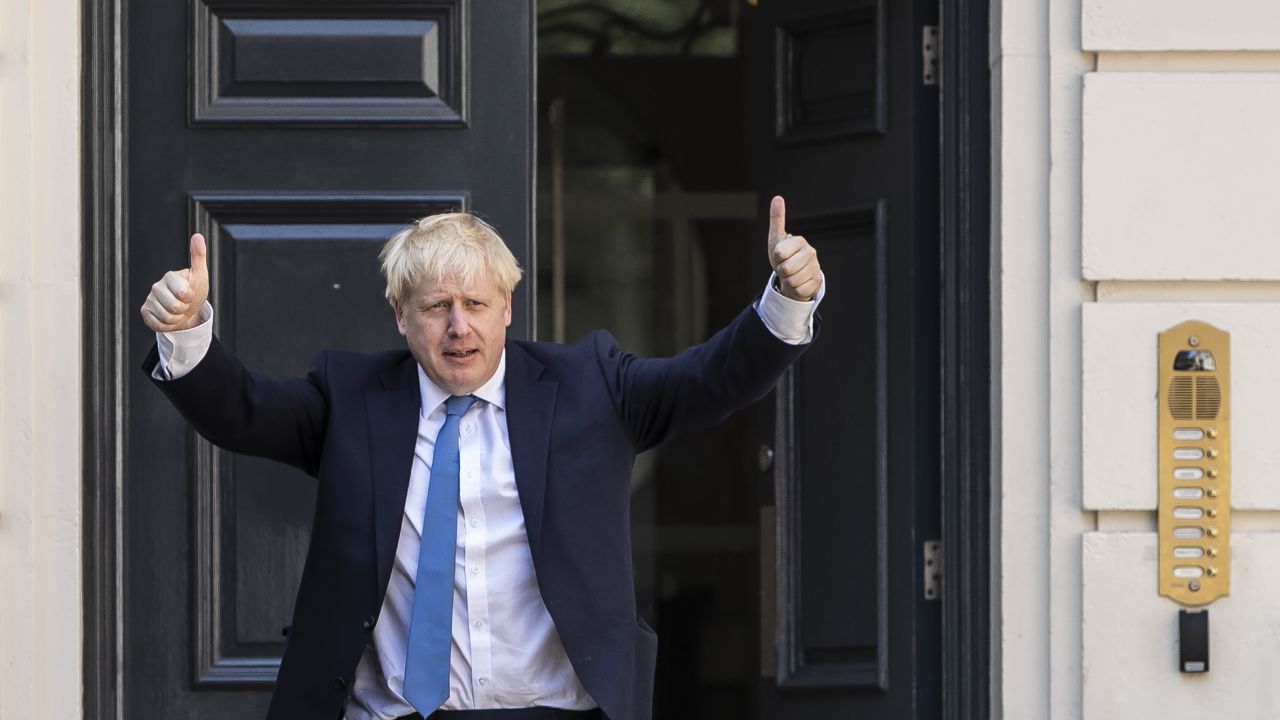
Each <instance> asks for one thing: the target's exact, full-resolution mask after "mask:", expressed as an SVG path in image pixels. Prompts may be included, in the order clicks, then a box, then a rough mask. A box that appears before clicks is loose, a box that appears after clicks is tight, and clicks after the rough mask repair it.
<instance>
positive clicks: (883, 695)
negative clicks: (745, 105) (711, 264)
mask: <svg viewBox="0 0 1280 720" xmlns="http://www.w3.org/2000/svg"><path fill="white" fill-rule="evenodd" d="M929 12H930V11H929V10H928V9H927V8H925V7H924V6H923V5H919V4H916V3H912V2H905V3H890V2H886V1H884V0H856V1H853V2H850V1H849V0H787V2H776V1H772V0H761V1H760V2H759V3H758V5H757V7H756V8H755V17H754V29H753V33H754V35H753V37H754V40H755V42H754V47H755V49H756V52H755V53H754V55H753V57H752V62H753V63H754V71H753V72H752V74H751V76H752V78H753V83H754V85H753V87H752V92H753V97H754V98H755V100H756V103H755V105H754V109H753V112H752V115H753V117H754V118H755V119H756V121H757V125H756V131H755V138H756V145H755V148H756V155H755V157H756V160H757V162H758V165H757V168H756V173H755V177H756V178H757V185H758V189H759V191H760V198H759V203H760V206H761V207H765V206H766V205H767V203H768V199H769V197H770V196H771V195H773V194H781V195H784V196H785V197H786V198H787V200H788V208H787V219H788V228H787V229H788V231H789V232H792V233H794V234H798V235H804V236H805V237H807V238H808V240H809V241H810V242H811V243H812V244H813V245H814V247H816V248H817V250H818V253H819V257H820V258H821V261H822V265H823V268H824V271H825V272H826V274H827V275H828V277H830V278H831V280H832V282H831V285H830V288H829V291H828V294H827V296H826V299H825V300H824V302H823V306H822V309H821V313H822V316H823V324H822V333H821V337H820V338H819V341H818V342H817V343H815V345H814V347H813V349H812V350H810V351H809V352H808V353H806V354H805V355H804V356H803V357H802V358H801V360H800V362H799V363H797V365H796V367H794V368H793V369H792V371H791V372H790V373H789V374H788V375H787V376H786V378H785V379H784V380H783V382H782V383H781V385H780V387H779V391H778V396H777V402H776V405H775V413H774V422H775V439H774V445H773V447H772V450H773V463H772V468H773V488H774V493H773V497H772V498H771V500H772V502H771V503H770V502H768V501H766V502H765V504H764V508H763V511H762V529H763V530H764V538H765V539H764V540H763V541H762V544H763V543H768V544H769V545H771V547H765V548H763V549H762V553H761V561H762V571H761V576H762V585H763V593H762V596H763V597H764V598H765V601H764V602H763V603H762V605H763V607H762V610H761V611H762V614H763V616H762V621H763V625H762V627H763V631H762V637H761V643H762V658H761V660H762V662H761V671H762V673H761V674H762V676H763V678H762V682H761V686H760V716H761V717H762V718H787V719H788V720H806V719H808V718H815V719H816V718H834V717H844V718H855V717H856V718H860V719H864V720H882V719H883V720H889V719H893V720H902V719H906V718H938V717H941V703H940V697H939V695H940V686H941V659H940V650H941V643H940V641H941V637H940V625H941V623H940V603H939V602H938V597H939V592H938V590H937V588H935V587H934V586H933V582H932V580H933V574H934V573H933V572H932V569H933V568H931V567H930V566H929V564H928V563H929V562H930V560H929V559H927V554H928V553H929V552H931V551H932V550H933V548H935V547H936V543H930V542H929V541H931V540H934V539H935V538H937V537H938V532H939V488H940V484H939V482H938V451H937V438H938V429H937V424H936V420H935V417H936V412H937V411H936V408H937V404H938V399H937V398H938V395H937V392H938V387H937V381H936V376H937V374H938V371H937V368H938V367H939V365H938V356H937V352H938V351H937V337H938V325H937V323H938V320H937V312H938V310H937V308H938V297H939V294H938V272H937V260H936V256H937V247H938V245H937V236H938V222H937V217H938V216H937V212H938V211H937V202H938V195H937V187H938V174H937V172H938V171H937V162H938V151H939V148H938V139H937V138H938V130H937V128H938V111H937V107H938V106H937V99H936V96H935V93H936V87H934V86H932V85H931V78H928V77H926V75H927V73H928V72H931V69H930V68H928V67H926V61H925V60H924V54H925V50H926V48H925V47H924V45H925V44H926V43H929V42H936V41H935V40H931V37H930V32H931V31H929V30H927V29H926V26H929V25H931V24H933V23H934V22H936V21H935V20H933V18H932V17H931V16H930V15H929ZM933 12H936V10H935V11H933ZM926 579H928V582H927V581H926Z"/></svg>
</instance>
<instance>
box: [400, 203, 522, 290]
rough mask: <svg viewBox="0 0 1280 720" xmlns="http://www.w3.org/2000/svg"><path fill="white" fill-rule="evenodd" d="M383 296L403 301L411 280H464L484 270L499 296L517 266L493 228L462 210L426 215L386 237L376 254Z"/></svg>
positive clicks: (511, 285) (516, 278)
mask: <svg viewBox="0 0 1280 720" xmlns="http://www.w3.org/2000/svg"><path fill="white" fill-rule="evenodd" d="M378 259H379V260H381V261H382V274H383V275H385V276H386V278H387V301H388V302H390V303H391V304H393V305H397V304H398V305H403V304H404V302H405V301H406V300H407V299H408V297H409V293H411V292H412V291H413V288H414V286H415V285H417V284H418V283H421V282H441V281H444V280H452V281H457V282H462V283H464V284H470V283H472V282H474V281H476V280H479V279H482V278H483V277H484V275H485V274H486V273H487V274H488V275H489V277H490V278H491V279H492V280H493V282H494V283H495V284H497V286H498V289H499V290H501V291H502V294H503V295H506V294H508V293H510V292H511V291H512V290H515V288H516V284H517V283H519V282H520V277H521V276H522V275H523V271H522V270H521V269H520V263H519V262H517V261H516V258H515V256H514V255H512V254H511V250H509V249H508V248H507V244H506V243H504V242H503V241H502V238H501V237H500V236H499V235H498V231H496V230H494V229H493V227H492V226H490V225H489V223H487V222H485V221H483V220H481V219H480V218H478V217H476V216H475V215H472V214H471V213H466V212H455V213H441V214H439V215H428V216H427V217H424V218H422V219H421V220H418V221H417V222H415V223H413V224H412V225H410V226H409V227H407V228H405V229H403V230H401V231H400V232H398V233H396V234H395V235H392V236H391V239H390V240H387V242H386V244H385V245H383V246H382V252H380V253H378Z"/></svg>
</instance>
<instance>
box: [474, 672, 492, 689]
mask: <svg viewBox="0 0 1280 720" xmlns="http://www.w3.org/2000/svg"><path fill="white" fill-rule="evenodd" d="M476 682H478V683H480V687H484V686H485V685H488V684H489V678H487V677H485V676H483V675H481V676H480V677H479V679H477V680H476Z"/></svg>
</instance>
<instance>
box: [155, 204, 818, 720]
mask: <svg viewBox="0 0 1280 720" xmlns="http://www.w3.org/2000/svg"><path fill="white" fill-rule="evenodd" d="M770 215H771V217H770V230H769V237H768V256H769V262H770V265H771V266H772V268H773V270H774V274H773V276H772V277H771V278H770V281H769V284H768V285H767V286H766V288H765V290H764V292H763V293H762V294H761V295H760V296H759V297H758V298H757V299H756V300H755V301H754V302H752V304H751V305H750V306H749V307H747V308H746V309H745V310H744V311H743V312H742V313H741V314H740V315H739V316H738V317H737V318H736V319H735V320H734V321H733V322H732V323H730V324H729V325H728V326H727V327H725V328H724V329H722V330H721V331H720V332H718V333H716V334H715V335H714V336H713V337H712V338H711V339H710V340H708V341H707V342H705V343H702V344H700V345H697V346H694V347H692V348H689V349H688V350H685V351H684V352H682V353H680V354H679V355H677V356H675V357H673V358H665V359H654V358H641V357H637V356H634V355H631V354H629V353H626V352H623V351H622V350H620V349H619V348H618V347H617V346H616V344H615V343H614V341H613V338H612V337H611V336H610V335H609V334H608V333H606V332H603V331H597V332H595V333H591V334H590V335H588V336H586V337H584V338H583V339H582V340H579V341H578V342H576V343H574V344H571V345H554V344H548V343H534V342H527V341H520V340H511V339H508V338H507V336H506V330H507V327H508V326H509V325H510V324H511V302H512V292H513V290H514V289H515V287H516V285H517V284H518V283H519V281H520V278H521V269H520V267H519V264H518V263H517V262H516V260H515V258H514V257H513V256H512V255H511V252H510V251H509V250H508V249H507V247H506V245H505V243H503V241H502V239H501V238H500V237H499V235H498V233H497V232H496V231H495V230H494V229H493V228H492V227H490V226H489V225H487V224H485V223H484V222H483V221H481V220H479V219H477V218H475V217H473V216H471V215H469V214H466V213H451V214H446V215H436V216H431V217H427V218H423V219H422V220H420V221H418V222H417V223H415V224H414V225H412V226H410V227H408V228H406V229H405V230H403V231H401V232H399V233H397V234H396V235H395V236H393V237H392V238H391V239H390V240H389V241H388V242H387V244H386V245H385V246H384V248H383V250H382V254H381V259H382V269H383V273H384V274H385V276H386V279H387V289H386V296H387V300H388V302H389V303H390V305H391V307H392V310H393V312H394V315H395V321H396V325H397V327H398V329H399V331H400V334H401V335H402V336H404V338H405V342H406V345H407V349H401V350H395V351H390V352H386V353H382V354H378V355H356V354H352V353H342V352H322V353H320V354H319V355H317V356H316V359H315V361H314V363H313V365H312V369H311V371H310V373H308V375H307V376H306V377H305V378H301V379H297V380H284V381H278V380H272V379H268V378H265V377H263V376H260V375H257V374H255V373H253V372H250V371H248V370H246V369H245V368H244V367H243V366H242V365H241V364H240V363H239V361H237V360H236V359H235V358H234V357H233V356H232V355H231V354H230V353H229V352H227V350H226V349H225V348H223V347H222V346H221V345H220V344H219V343H218V341H217V339H216V338H214V337H213V334H212V329H211V324H210V321H211V319H212V315H213V309H212V307H211V306H210V305H209V304H208V302H207V298H208V288H209V282H208V270H207V267H206V261H205V244H204V238H203V237H202V236H200V235H198V234H197V235H195V236H193V237H192V238H191V246H190V249H191V265H190V267H189V268H186V269H183V270H175V271H171V272H169V273H166V275H165V276H164V277H163V278H161V279H160V280H159V281H158V282H157V283H156V284H155V285H154V286H153V287H152V290H151V293H150V295H149V296H148V298H147V300H146V302H145V303H144V304H143V306H142V308H141V312H142V316H143V319H144V321H145V322H146V324H147V326H148V327H150V328H151V329H153V330H155V331H156V334H157V347H156V349H155V350H153V351H152V353H151V354H150V355H149V356H148V359H147V361H146V363H145V364H144V369H145V370H146V372H147V373H148V374H149V375H150V376H151V377H152V378H153V379H154V380H155V382H156V385H157V386H158V387H159V388H160V389H161V390H162V391H163V392H164V393H165V394H166V396H168V397H169V399H170V400H171V401H172V402H173V404H174V405H175V406H176V407H177V408H178V410H179V411H180V412H181V413H182V414H183V416H184V417H186V419H187V420H188V421H189V422H190V423H191V424H192V425H193V426H194V427H195V428H196V430H198V431H199V432H200V433H201V434H203V435H204V436H205V437H206V438H208V439H209V440H210V441H212V442H214V443H215V444H217V445H219V446H220V447H223V448H225V449H228V450H231V451H233V452H240V453H246V454H250V455H258V456H262V457H267V458H271V459H274V460H278V461H280V462H284V463H287V464H289V465H292V466H294V467H297V468H300V469H302V470H303V471H305V472H307V473H308V474H310V475H312V476H314V477H315V478H316V479H317V483H318V486H317V507H316V513H315V521H314V524H313V527H312V539H311V544H310V548H309V550H308V554H307V561H306V565H305V569H304V571H303V576H302V583H301V585H300V587H299V590H298V596H297V599H296V601H295V606H294V615H293V624H292V626H291V630H290V633H289V636H288V644H287V647H286V650H285V654H284V658H283V660H282V662H281V665H280V672H279V675H278V679H277V683H276V688H275V691H274V693H273V695H272V701H271V706H270V709H269V711H268V718H271V719H273V720H277V719H278V720H286V719H288V720H292V719H293V718H332V717H346V718H348V719H349V720H370V719H374V718H376V719H377V720H390V719H392V718H416V719H418V720H421V719H422V718H427V717H430V718H437V719H438V720H449V719H450V718H453V717H455V716H456V717H458V718H459V719H460V720H461V719H468V720H570V719H579V718H581V719H584V720H586V719H591V718H609V719H610V720H647V719H648V718H649V717H651V715H652V710H651V707H652V695H653V677H654V663H655V661H656V657H657V638H656V636H655V635H654V633H653V631H652V630H651V629H650V628H649V627H648V626H647V625H645V623H644V621H643V620H642V619H640V617H639V615H638V614H637V612H636V607H635V593H634V580H633V578H632V573H631V567H632V564H631V557H630V537H629V529H628V518H629V506H628V504H629V501H630V490H629V488H630V476H631V468H632V464H633V462H634V459H635V455H636V453H638V452H640V451H642V450H645V449H647V448H650V447H653V446H654V445H656V444H657V443H659V442H661V441H662V440H663V439H665V438H666V437H668V436H670V435H672V434H674V433H678V432H684V431H688V430H693V429H697V428H702V427H706V426H708V425H711V424H714V423H716V422H719V421H720V420H722V419H723V418H725V417H726V416H727V415H729V414H730V413H732V412H734V411H735V410H737V409H739V408H741V407H743V406H744V405H747V404H749V403H750V402H752V401H754V400H756V399H758V398H759V397H761V396H762V395H764V394H765V393H767V392H768V391H769V389H770V388H772V386H773V384H774V383H775V382H776V380H777V378H778V376H779V375H780V374H781V373H782V371H783V370H784V369H786V367H787V366H789V365H790V364H791V363H792V362H794V360H795V359H796V358H797V357H798V356H799V355H800V353H801V352H803V350H804V349H805V347H807V345H808V344H809V343H810V342H811V341H812V339H813V337H814V335H815V309H816V306H817V304H818V302H819V301H820V299H821V295H822V293H823V276H822V273H821V269H820V267H819V264H818V259H817V253H816V252H815V251H814V250H813V248H812V247H811V246H810V245H809V243H808V242H806V241H805V239H804V238H802V237H799V236H793V235H789V234H787V233H786V230H785V205H784V204H783V202H782V199H781V198H775V199H774V201H773V204H772V206H771V212H770Z"/></svg>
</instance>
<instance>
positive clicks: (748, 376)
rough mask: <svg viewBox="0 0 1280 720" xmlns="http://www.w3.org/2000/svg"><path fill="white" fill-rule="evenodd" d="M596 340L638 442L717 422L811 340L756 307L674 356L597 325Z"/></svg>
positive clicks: (643, 445) (769, 383)
mask: <svg viewBox="0 0 1280 720" xmlns="http://www.w3.org/2000/svg"><path fill="white" fill-rule="evenodd" d="M816 328H817V326H816V325H815V331H816ZM597 343H598V345H597V357H599V358H600V362H601V367H602V369H603V371H604V373H605V377H606V379H607V380H608V382H609V384H610V387H611V391H612V392H613V395H614V397H613V400H614V405H615V407H616V409H617V411H618V414H619V415H620V416H621V417H622V419H623V422H624V424H625V425H626V427H627V429H628V432H629V433H630V434H631V439H632V442H633V443H634V444H635V446H636V448H637V450H646V449H648V448H651V447H653V446H654V445H657V444H658V443H660V442H662V440H664V439H665V438H666V437H668V436H670V435H673V434H677V433H682V432H688V431H690V430H697V429H701V428H704V427H709V426H711V425H714V424H716V423H719V422H720V421H722V420H724V419H725V418H726V417H728V416H729V415H730V414H732V413H733V412H735V411H737V410H739V409H741V408H743V407H745V406H747V405H749V404H751V403H753V402H755V401H756V400H759V399H760V398H761V397H763V396H764V395H765V394H766V393H768V392H769V390H771V389H772V388H773V386H774V385H775V384H776V383H777V381H778V378H779V377H780V376H781V375H782V373H783V371H785V370H786V369H787V367H788V366H790V365H791V363H793V362H795V360H796V359H797V358H799V357H800V355H801V353H803V352H804V351H805V349H806V348H808V346H809V345H808V344H804V345H788V344H787V343H784V342H782V341H781V340H779V339H778V338H777V337H775V336H774V335H773V333H771V332H769V330H768V328H766V327H765V325H764V322H763V321H761V319H760V316H759V314H758V313H757V312H756V311H755V309H754V308H753V307H748V308H746V309H745V310H744V311H743V312H742V313H740V314H739V315H738V317H737V318H736V319H734V321H733V322H732V323H730V324H729V325H728V326H727V327H725V328H724V329H722V330H720V331H719V332H717V333H716V334H715V335H713V336H712V337H711V338H710V339H708V340H707V341H706V342H704V343H701V344H699V345H695V346H693V347H691V348H689V349H687V350H685V351H684V352H682V353H680V354H679V355H676V356H675V357H671V358H642V357H638V356H635V355H632V354H630V353H626V352H622V351H621V350H619V349H618V347H617V345H616V344H614V341H613V337H612V336H610V335H609V334H608V333H601V334H600V337H599V339H598V340H597Z"/></svg>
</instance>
